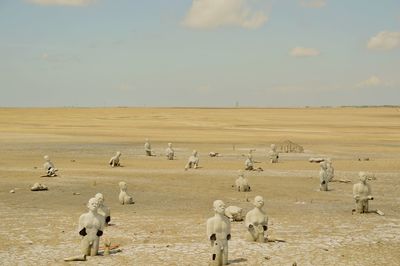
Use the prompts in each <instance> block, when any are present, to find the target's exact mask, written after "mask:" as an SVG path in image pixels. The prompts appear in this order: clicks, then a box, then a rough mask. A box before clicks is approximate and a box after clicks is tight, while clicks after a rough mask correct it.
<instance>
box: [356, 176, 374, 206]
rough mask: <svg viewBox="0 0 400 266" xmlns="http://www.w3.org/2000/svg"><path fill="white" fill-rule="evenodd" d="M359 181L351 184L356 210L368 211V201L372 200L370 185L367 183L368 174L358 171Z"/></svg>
mask: <svg viewBox="0 0 400 266" xmlns="http://www.w3.org/2000/svg"><path fill="white" fill-rule="evenodd" d="M358 176H359V177H360V182H359V183H357V184H354V186H353V197H354V199H355V200H356V211H357V212H359V213H367V212H368V201H369V200H373V199H374V197H372V195H371V194H372V191H371V186H370V185H369V184H367V179H368V175H367V174H366V173H365V172H359V173H358Z"/></svg>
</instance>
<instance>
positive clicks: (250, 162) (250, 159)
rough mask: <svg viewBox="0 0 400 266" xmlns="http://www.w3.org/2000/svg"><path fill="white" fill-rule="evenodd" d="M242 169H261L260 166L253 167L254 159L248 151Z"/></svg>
mask: <svg viewBox="0 0 400 266" xmlns="http://www.w3.org/2000/svg"><path fill="white" fill-rule="evenodd" d="M244 170H247V171H263V169H262V168H261V167H257V168H255V167H254V161H253V154H252V153H251V152H250V153H249V154H247V159H246V161H244Z"/></svg>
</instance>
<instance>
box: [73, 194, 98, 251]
mask: <svg viewBox="0 0 400 266" xmlns="http://www.w3.org/2000/svg"><path fill="white" fill-rule="evenodd" d="M87 207H88V209H89V211H88V212H87V213H84V214H82V215H81V216H80V217H79V228H78V231H79V234H80V235H81V236H82V241H81V251H82V254H83V255H86V256H96V255H97V253H98V251H99V241H100V237H101V236H102V235H103V230H104V218H103V217H102V216H101V215H100V214H98V213H97V209H98V207H99V203H98V201H97V199H96V198H91V199H90V200H89V202H88V205H87Z"/></svg>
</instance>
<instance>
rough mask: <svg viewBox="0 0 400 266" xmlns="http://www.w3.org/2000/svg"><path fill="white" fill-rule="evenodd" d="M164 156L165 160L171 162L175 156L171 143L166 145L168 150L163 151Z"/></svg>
mask: <svg viewBox="0 0 400 266" xmlns="http://www.w3.org/2000/svg"><path fill="white" fill-rule="evenodd" d="M165 155H166V156H167V160H173V159H174V156H175V151H174V149H173V148H172V143H168V148H167V149H166V150H165Z"/></svg>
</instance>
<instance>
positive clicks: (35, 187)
mask: <svg viewBox="0 0 400 266" xmlns="http://www.w3.org/2000/svg"><path fill="white" fill-rule="evenodd" d="M42 190H48V187H47V186H46V185H43V184H40V183H35V184H33V186H32V187H31V191H42Z"/></svg>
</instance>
